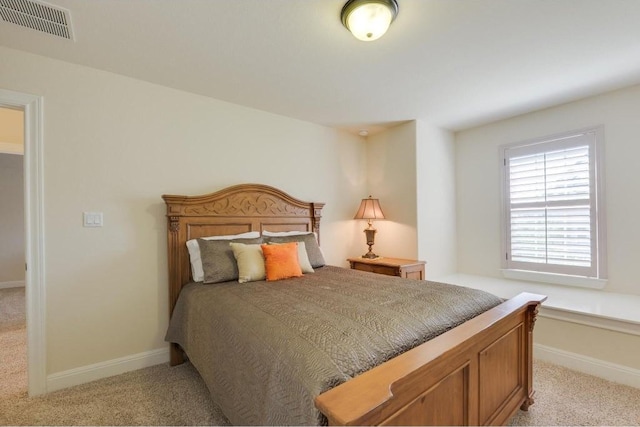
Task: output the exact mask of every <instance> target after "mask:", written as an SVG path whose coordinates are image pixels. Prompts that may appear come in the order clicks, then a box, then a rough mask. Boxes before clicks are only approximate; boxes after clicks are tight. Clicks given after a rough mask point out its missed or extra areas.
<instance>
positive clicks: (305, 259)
mask: <svg viewBox="0 0 640 427" xmlns="http://www.w3.org/2000/svg"><path fill="white" fill-rule="evenodd" d="M296 243H297V244H298V262H299V263H300V269H301V270H302V273H303V274H306V273H314V271H313V267H311V263H310V262H309V255H307V249H306V245H305V244H304V242H296ZM269 244H270V245H286V243H274V242H269Z"/></svg>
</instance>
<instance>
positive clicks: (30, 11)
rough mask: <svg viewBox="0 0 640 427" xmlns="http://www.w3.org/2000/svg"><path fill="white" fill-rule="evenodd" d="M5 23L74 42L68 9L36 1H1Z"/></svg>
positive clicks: (0, 12)
mask: <svg viewBox="0 0 640 427" xmlns="http://www.w3.org/2000/svg"><path fill="white" fill-rule="evenodd" d="M0 18H2V20H3V21H6V22H11V23H12V24H16V25H20V26H21V27H26V28H30V29H32V30H37V31H42V32H44V33H47V34H53V35H54V36H58V37H62V38H65V39H68V40H73V31H72V30H71V14H70V13H69V11H68V10H67V9H63V8H61V7H58V6H53V5H50V4H48V3H44V2H41V1H34V0H0Z"/></svg>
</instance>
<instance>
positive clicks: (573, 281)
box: [501, 269, 607, 289]
mask: <svg viewBox="0 0 640 427" xmlns="http://www.w3.org/2000/svg"><path fill="white" fill-rule="evenodd" d="M501 271H502V275H503V276H504V277H506V278H507V279H515V280H526V281H529V282H541V283H550V284H554V285H565V286H576V287H580V288H590V289H604V287H605V286H606V285H607V281H606V280H603V279H594V278H591V277H582V276H569V275H566V274H553V273H542V272H538V271H526V270H508V269H504V270H501Z"/></svg>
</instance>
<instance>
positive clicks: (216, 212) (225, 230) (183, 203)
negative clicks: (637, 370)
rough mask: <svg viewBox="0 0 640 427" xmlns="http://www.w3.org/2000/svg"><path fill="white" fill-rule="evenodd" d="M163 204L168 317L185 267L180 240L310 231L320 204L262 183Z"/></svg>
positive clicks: (184, 281)
mask: <svg viewBox="0 0 640 427" xmlns="http://www.w3.org/2000/svg"><path fill="white" fill-rule="evenodd" d="M162 198H163V199H164V201H165V203H166V204H167V225H168V227H167V243H168V256H169V259H168V261H169V314H171V313H172V312H173V307H174V306H175V304H176V301H177V299H178V295H179V294H180V290H181V289H182V286H184V285H185V284H187V283H189V281H190V277H191V266H190V263H189V252H188V251H187V246H186V242H187V240H190V239H196V238H198V237H205V236H220V235H226V234H239V233H244V232H247V231H260V232H262V231H264V230H268V231H292V230H298V231H315V232H316V233H317V234H318V238H319V236H320V218H321V217H322V207H323V206H324V203H313V202H303V201H301V200H298V199H296V198H294V197H291V196H290V195H288V194H287V193H285V192H283V191H281V190H278V189H277V188H273V187H270V186H268V185H262V184H241V185H235V186H233V187H228V188H225V189H224V190H221V191H218V192H215V193H212V194H206V195H203V196H172V195H164V196H162Z"/></svg>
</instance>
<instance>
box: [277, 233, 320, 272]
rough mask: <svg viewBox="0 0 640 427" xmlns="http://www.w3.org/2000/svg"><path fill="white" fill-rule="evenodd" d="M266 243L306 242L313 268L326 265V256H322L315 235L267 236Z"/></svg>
mask: <svg viewBox="0 0 640 427" xmlns="http://www.w3.org/2000/svg"><path fill="white" fill-rule="evenodd" d="M264 242H265V243H270V242H273V243H289V242H304V245H305V248H306V250H307V255H308V256H309V262H310V263H311V267H313V268H318V267H322V266H324V265H325V264H326V263H325V261H324V256H323V255H322V251H321V250H320V246H319V245H318V240H316V235H315V234H313V233H307V234H301V235H297V236H265V237H264Z"/></svg>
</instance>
